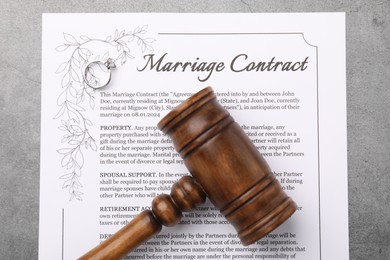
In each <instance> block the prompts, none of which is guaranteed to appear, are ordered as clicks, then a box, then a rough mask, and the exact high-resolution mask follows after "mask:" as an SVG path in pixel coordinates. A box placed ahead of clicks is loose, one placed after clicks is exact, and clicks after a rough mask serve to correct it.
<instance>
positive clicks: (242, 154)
mask: <svg viewBox="0 0 390 260" xmlns="http://www.w3.org/2000/svg"><path fill="white" fill-rule="evenodd" d="M158 127H159V128H160V129H161V130H162V131H163V132H164V133H166V134H167V135H168V136H170V137H171V139H172V141H173V144H174V146H175V148H176V150H177V151H178V152H179V154H180V156H181V157H182V158H183V160H184V163H185V165H186V167H187V168H188V170H189V172H190V173H191V174H192V176H193V177H194V178H195V180H196V181H197V182H198V183H199V184H200V185H201V187H202V188H203V190H204V192H205V193H206V194H207V197H208V198H209V199H210V201H211V202H212V203H213V204H214V205H215V206H216V207H217V208H218V209H219V210H220V211H221V213H222V214H223V215H224V216H225V217H226V219H227V220H228V221H229V222H230V223H231V224H232V225H233V226H234V227H235V229H236V230H237V232H238V236H239V238H240V239H241V241H242V243H243V244H244V245H249V244H252V243H254V242H256V241H257V240H259V239H260V238H262V237H263V236H265V235H266V234H268V233H269V232H271V231H272V230H274V229H275V228H276V227H278V226H279V225H280V224H282V223H283V222H284V221H285V220H286V219H288V218H289V217H290V216H291V215H292V214H293V213H294V212H295V210H296V204H295V203H294V202H293V200H292V199H291V198H289V197H288V196H287V195H286V194H285V192H284V191H283V190H282V188H281V186H280V184H279V182H278V181H277V180H276V179H275V177H274V175H273V173H272V172H271V170H270V168H269V166H268V165H267V163H266V162H265V160H264V159H263V157H262V156H261V154H260V153H259V152H258V151H257V149H256V147H255V146H254V145H253V144H252V142H251V141H250V139H249V138H248V137H247V135H246V134H245V133H244V131H243V130H242V129H241V127H240V126H239V125H238V124H237V123H236V122H235V121H234V119H233V118H232V117H231V116H230V114H229V112H228V111H227V110H225V109H224V108H223V107H222V106H221V105H220V104H219V103H218V102H217V100H216V96H215V94H214V92H213V90H212V88H210V87H208V88H205V89H203V90H201V91H200V92H198V93H197V94H195V95H193V96H192V97H190V98H189V99H188V100H186V101H184V102H183V103H182V104H180V105H179V106H178V107H176V108H175V109H174V110H172V111H171V112H170V113H168V115H166V116H165V117H164V118H163V119H162V120H161V121H160V122H159V123H158Z"/></svg>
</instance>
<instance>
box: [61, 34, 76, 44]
mask: <svg viewBox="0 0 390 260" xmlns="http://www.w3.org/2000/svg"><path fill="white" fill-rule="evenodd" d="M64 39H65V41H66V42H68V43H70V44H72V45H79V43H78V42H77V40H76V39H75V38H74V37H73V36H72V35H70V34H68V33H64Z"/></svg>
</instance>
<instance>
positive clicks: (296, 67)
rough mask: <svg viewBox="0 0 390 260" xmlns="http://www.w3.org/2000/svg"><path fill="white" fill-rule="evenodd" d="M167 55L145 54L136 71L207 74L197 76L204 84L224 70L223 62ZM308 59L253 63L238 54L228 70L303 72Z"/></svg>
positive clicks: (272, 60) (243, 55) (247, 57)
mask: <svg viewBox="0 0 390 260" xmlns="http://www.w3.org/2000/svg"><path fill="white" fill-rule="evenodd" d="M167 55H168V53H165V54H164V55H162V56H161V57H160V58H158V57H155V54H147V55H145V56H144V60H145V61H146V62H145V64H144V65H143V67H138V68H137V70H138V71H145V70H150V71H153V70H154V71H156V72H185V71H190V72H207V74H206V76H205V77H200V76H198V80H199V81H201V82H204V81H206V80H208V79H209V78H210V77H211V75H212V74H213V72H214V71H215V72H221V71H223V70H225V67H226V66H225V63H224V62H215V61H213V62H206V61H200V60H199V58H196V60H195V61H185V62H183V61H168V60H167V59H166V57H167ZM308 60H309V57H306V58H304V59H303V60H300V61H277V60H275V57H272V58H271V59H270V60H268V61H253V60H252V59H250V57H249V56H248V55H247V54H238V55H237V56H235V57H234V58H233V59H232V60H231V62H230V64H229V68H230V70H231V71H233V72H245V71H248V72H249V71H254V72H264V71H305V70H306V69H307V65H308V63H309V61H308Z"/></svg>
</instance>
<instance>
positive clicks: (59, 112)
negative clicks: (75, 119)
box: [53, 105, 66, 119]
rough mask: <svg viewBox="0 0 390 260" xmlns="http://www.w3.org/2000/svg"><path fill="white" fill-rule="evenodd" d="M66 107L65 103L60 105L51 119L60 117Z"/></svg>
mask: <svg viewBox="0 0 390 260" xmlns="http://www.w3.org/2000/svg"><path fill="white" fill-rule="evenodd" d="M65 110H66V107H65V105H63V106H61V108H60V110H58V112H57V114H56V115H55V116H54V118H53V119H57V118H60V117H61V116H62V115H63V114H64V113H65Z"/></svg>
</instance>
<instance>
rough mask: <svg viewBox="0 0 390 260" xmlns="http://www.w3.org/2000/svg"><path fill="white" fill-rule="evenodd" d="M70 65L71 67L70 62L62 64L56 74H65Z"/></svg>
mask: <svg viewBox="0 0 390 260" xmlns="http://www.w3.org/2000/svg"><path fill="white" fill-rule="evenodd" d="M68 65H69V61H66V62H63V63H61V64H60V66H58V68H57V70H56V72H55V73H57V74H58V73H61V72H63V71H64V70H66V68H68Z"/></svg>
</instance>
